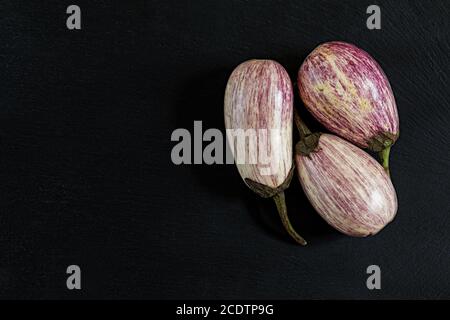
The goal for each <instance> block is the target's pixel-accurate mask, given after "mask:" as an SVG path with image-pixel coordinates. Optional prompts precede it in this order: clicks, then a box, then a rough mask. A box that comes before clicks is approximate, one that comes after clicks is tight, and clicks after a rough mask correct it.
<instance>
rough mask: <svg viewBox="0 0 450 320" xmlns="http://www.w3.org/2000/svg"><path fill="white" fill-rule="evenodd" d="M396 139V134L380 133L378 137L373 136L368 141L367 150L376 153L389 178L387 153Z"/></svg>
mask: <svg viewBox="0 0 450 320" xmlns="http://www.w3.org/2000/svg"><path fill="white" fill-rule="evenodd" d="M397 139H398V133H396V134H394V133H391V132H382V133H380V134H379V135H376V136H374V137H373V138H372V139H370V140H369V142H368V146H367V148H368V149H369V150H371V151H373V152H378V157H379V158H380V163H381V165H382V166H383V168H384V171H386V173H387V175H388V176H390V172H389V153H390V151H391V147H392V145H393V144H394V143H395V141H396V140H397Z"/></svg>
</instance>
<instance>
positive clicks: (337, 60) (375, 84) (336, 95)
mask: <svg viewBox="0 0 450 320" xmlns="http://www.w3.org/2000/svg"><path fill="white" fill-rule="evenodd" d="M298 88H299V91H300V96H301V98H302V100H303V102H304V104H305V105H306V108H307V109H308V110H309V111H310V112H311V113H312V114H313V115H314V117H315V118H316V119H317V120H318V121H319V122H320V123H322V124H323V125H324V126H325V127H326V128H327V129H328V130H330V131H332V132H334V133H336V134H338V135H340V136H341V137H343V138H345V139H347V140H348V141H350V142H352V143H354V144H356V145H358V146H359V147H362V148H368V149H369V150H372V151H375V152H378V153H379V155H380V158H381V162H382V164H383V167H384V168H385V170H386V171H387V172H388V173H389V151H390V148H391V146H392V145H393V144H394V143H395V141H396V140H397V138H398V136H399V119H398V113H397V106H396V103H395V99H394V95H393V93H392V89H391V86H390V84H389V81H388V79H387V77H386V75H385V73H384V72H383V70H382V69H381V67H380V66H379V64H378V63H377V62H376V61H375V60H374V59H373V58H372V57H371V56H370V55H369V54H368V53H367V52H365V51H364V50H362V49H360V48H358V47H356V46H354V45H352V44H349V43H345V42H338V41H333V42H327V43H323V44H321V45H319V46H318V47H317V48H315V49H314V50H313V51H312V52H311V53H310V54H309V55H308V57H307V58H306V59H305V61H304V62H303V64H302V66H301V67H300V70H299V72H298Z"/></svg>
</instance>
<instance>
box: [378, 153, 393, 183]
mask: <svg viewBox="0 0 450 320" xmlns="http://www.w3.org/2000/svg"><path fill="white" fill-rule="evenodd" d="M390 151H391V147H390V146H389V147H387V148H385V149H383V150H382V151H380V152H379V153H378V156H379V157H380V161H381V165H382V166H383V168H384V170H385V171H386V173H387V174H388V176H391V175H390V173H389V153H390Z"/></svg>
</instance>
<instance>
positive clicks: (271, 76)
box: [224, 60, 306, 245]
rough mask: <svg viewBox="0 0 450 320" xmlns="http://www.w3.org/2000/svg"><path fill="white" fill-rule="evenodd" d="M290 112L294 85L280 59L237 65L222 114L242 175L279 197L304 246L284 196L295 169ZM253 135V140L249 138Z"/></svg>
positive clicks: (289, 227)
mask: <svg viewBox="0 0 450 320" xmlns="http://www.w3.org/2000/svg"><path fill="white" fill-rule="evenodd" d="M292 114H293V89H292V84H291V81H290V78H289V75H288V74H287V72H286V70H285V69H284V68H283V67H282V66H281V65H280V64H279V63H277V62H275V61H272V60H249V61H246V62H243V63H242V64H240V65H239V66H237V67H236V69H234V71H233V72H232V74H231V76H230V78H229V80H228V83H227V87H226V90H225V98H224V116H225V128H226V133H227V140H228V144H229V146H230V150H231V152H232V153H233V157H234V161H235V163H236V165H237V168H238V171H239V174H240V175H241V177H242V179H243V180H244V181H245V183H246V185H247V186H248V187H249V188H250V189H251V190H253V191H254V192H256V193H257V194H258V195H260V196H262V197H265V198H273V199H274V200H275V203H276V205H277V209H278V212H279V215H280V217H281V220H282V223H283V226H284V227H285V229H286V230H287V232H288V233H289V234H290V235H291V236H292V238H293V239H294V240H295V241H297V242H298V243H300V244H302V245H305V244H306V241H305V240H304V239H303V238H302V237H301V236H300V235H298V234H297V233H296V232H295V230H294V228H293V227H292V225H291V223H290V222H289V218H288V215H287V209H286V203H285V198H284V190H285V189H286V188H287V187H288V186H289V183H290V181H291V179H292V175H293V171H294V170H293V169H294V165H293V155H292V149H293V148H292V146H293V145H292V123H293V121H292ZM252 133H253V134H254V135H253V136H252V137H249V135H251V134H252ZM251 138H255V140H253V141H249V142H248V140H246V139H251ZM236 139H237V140H238V141H237V143H235V142H236ZM239 139H240V141H241V143H239ZM246 141H247V142H246ZM262 154H265V155H267V154H270V156H269V157H267V159H266V160H268V161H262V160H261V158H262V157H261V155H262ZM252 159H253V160H254V161H252Z"/></svg>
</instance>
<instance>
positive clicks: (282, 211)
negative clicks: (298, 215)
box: [273, 191, 306, 246]
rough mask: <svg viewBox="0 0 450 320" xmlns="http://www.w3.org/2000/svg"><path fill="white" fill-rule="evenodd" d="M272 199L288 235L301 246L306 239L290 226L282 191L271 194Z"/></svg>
mask: <svg viewBox="0 0 450 320" xmlns="http://www.w3.org/2000/svg"><path fill="white" fill-rule="evenodd" d="M273 200H274V201H275V204H276V205H277V209H278V214H279V215H280V218H281V222H282V223H283V226H284V228H285V229H286V231H287V232H288V233H289V235H290V236H291V237H292V238H293V239H294V240H295V242H297V243H299V244H301V245H302V246H306V241H305V239H303V238H302V237H301V236H300V235H299V234H298V233H297V232H296V231H295V230H294V227H292V225H291V222H290V221H289V217H288V214H287V208H286V199H285V197H284V191H281V192H279V193H277V194H276V195H274V196H273Z"/></svg>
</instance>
